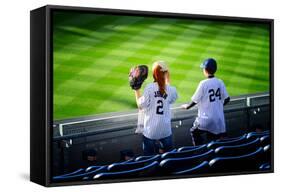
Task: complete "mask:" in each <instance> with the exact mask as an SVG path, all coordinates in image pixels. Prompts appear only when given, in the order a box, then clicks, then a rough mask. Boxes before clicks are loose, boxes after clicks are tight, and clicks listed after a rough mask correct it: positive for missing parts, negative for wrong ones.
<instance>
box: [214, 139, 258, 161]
mask: <svg viewBox="0 0 281 192" xmlns="http://www.w3.org/2000/svg"><path fill="white" fill-rule="evenodd" d="M258 147H260V139H259V138H256V139H255V140H252V141H250V142H247V143H243V144H240V145H231V146H221V147H218V148H216V149H215V154H216V156H218V157H227V156H239V155H243V154H247V153H250V152H252V151H254V150H256V149H257V148H258Z"/></svg>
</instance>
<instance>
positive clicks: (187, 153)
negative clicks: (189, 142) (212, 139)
mask: <svg viewBox="0 0 281 192" xmlns="http://www.w3.org/2000/svg"><path fill="white" fill-rule="evenodd" d="M207 151H208V149H207V145H202V146H200V147H197V148H191V149H189V150H187V149H186V150H183V151H174V152H167V153H164V154H162V156H161V157H162V159H166V158H179V157H190V156H194V155H197V154H202V153H205V152H207Z"/></svg>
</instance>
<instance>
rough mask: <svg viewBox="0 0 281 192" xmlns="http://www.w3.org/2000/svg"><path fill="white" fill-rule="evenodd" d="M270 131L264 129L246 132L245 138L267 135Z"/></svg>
mask: <svg viewBox="0 0 281 192" xmlns="http://www.w3.org/2000/svg"><path fill="white" fill-rule="evenodd" d="M269 134H270V132H269V131H264V132H250V133H248V134H247V139H253V138H257V137H262V136H265V135H269Z"/></svg>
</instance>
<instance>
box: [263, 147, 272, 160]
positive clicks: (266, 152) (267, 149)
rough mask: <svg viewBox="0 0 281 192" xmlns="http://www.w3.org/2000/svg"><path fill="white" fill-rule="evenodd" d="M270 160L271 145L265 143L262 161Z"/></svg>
mask: <svg viewBox="0 0 281 192" xmlns="http://www.w3.org/2000/svg"><path fill="white" fill-rule="evenodd" d="M270 161H271V146H270V145H266V146H265V147H263V155H262V162H270Z"/></svg>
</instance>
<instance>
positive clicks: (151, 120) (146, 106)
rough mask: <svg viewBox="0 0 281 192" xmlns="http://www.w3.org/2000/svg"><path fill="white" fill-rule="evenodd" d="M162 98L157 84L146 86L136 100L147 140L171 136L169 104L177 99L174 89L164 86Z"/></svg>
mask: <svg viewBox="0 0 281 192" xmlns="http://www.w3.org/2000/svg"><path fill="white" fill-rule="evenodd" d="M166 93H167V94H166V96H164V97H162V96H161V94H160V92H159V86H158V84H157V83H155V82H154V83H150V84H148V85H147V86H146V87H145V89H144V93H143V95H142V96H141V97H140V98H139V99H138V106H139V107H140V108H141V109H142V110H143V112H144V129H143V135H144V136H145V137H147V138H149V139H162V138H164V137H168V136H170V135H171V134H172V129H171V109H170V104H172V103H174V102H175V101H176V99H177V98H178V94H177V90H176V88H175V87H172V86H169V85H167V86H166Z"/></svg>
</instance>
